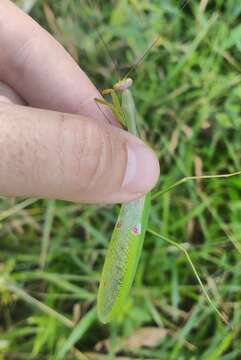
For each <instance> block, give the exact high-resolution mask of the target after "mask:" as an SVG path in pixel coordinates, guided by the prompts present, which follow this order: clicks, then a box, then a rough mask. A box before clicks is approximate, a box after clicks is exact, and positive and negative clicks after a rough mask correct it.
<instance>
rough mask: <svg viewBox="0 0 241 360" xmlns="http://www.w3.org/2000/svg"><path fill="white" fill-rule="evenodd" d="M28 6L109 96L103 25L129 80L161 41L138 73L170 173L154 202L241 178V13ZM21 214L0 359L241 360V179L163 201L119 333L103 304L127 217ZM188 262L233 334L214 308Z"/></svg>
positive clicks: (0, 330)
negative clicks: (100, 298)
mask: <svg viewBox="0 0 241 360" xmlns="http://www.w3.org/2000/svg"><path fill="white" fill-rule="evenodd" d="M18 3H19V4H20V5H22V6H24V5H25V6H26V4H27V1H25V0H22V1H18ZM29 4H30V5H31V2H28V8H26V9H27V10H28V11H30V14H31V15H32V16H33V17H34V18H35V19H37V20H38V21H39V22H40V23H41V24H42V25H43V26H44V27H45V28H47V29H48V30H49V31H50V32H51V33H52V34H53V35H54V36H55V37H56V38H57V39H58V40H59V41H60V42H61V43H62V44H63V45H64V46H65V47H66V48H67V49H68V51H69V52H70V53H71V54H72V55H73V56H74V57H75V59H76V60H77V61H79V63H81V66H82V68H83V69H84V70H85V71H86V72H87V74H88V75H89V76H90V78H91V79H92V80H93V82H94V83H95V84H96V85H97V86H98V87H99V88H106V87H109V86H111V85H112V84H113V82H114V81H115V80H116V76H115V72H114V68H113V63H112V62H111V60H110V58H109V57H108V55H107V54H106V52H105V49H104V47H103V44H102V42H101V41H100V39H99V37H98V34H97V33H96V32H95V31H94V30H93V28H94V27H95V26H98V31H99V32H100V33H101V34H102V36H103V38H104V39H105V41H106V42H107V44H108V46H109V49H110V51H111V54H112V57H113V58H114V59H117V60H118V69H119V71H120V73H121V75H124V74H125V73H126V72H127V71H128V69H129V67H130V64H131V63H133V62H134V61H135V59H137V58H139V57H140V56H141V55H142V54H143V52H144V51H145V49H146V48H148V46H149V45H150V43H151V42H152V41H153V39H155V38H156V36H157V35H159V34H160V35H161V36H160V41H159V46H158V47H155V48H154V49H152V50H151V52H150V53H149V55H148V57H146V58H145V59H144V61H143V62H142V63H141V64H140V65H139V66H138V68H136V69H135V70H134V72H133V73H132V77H133V78H134V87H133V91H134V95H135V98H136V102H137V108H138V111H139V114H140V123H141V124H140V126H141V128H142V137H143V138H145V139H146V141H148V142H149V143H150V144H151V146H152V147H153V148H154V149H155V151H156V153H157V155H158V157H159V160H160V165H161V176H160V180H159V183H158V186H157V187H156V189H155V191H154V193H158V192H160V191H162V190H163V189H166V188H168V187H169V186H171V185H172V184H174V183H175V182H176V181H179V180H180V179H181V178H183V177H188V176H193V175H206V174H223V173H230V172H234V171H239V170H240V169H241V147H240V144H241V136H240V134H241V113H240V99H241V74H240V70H241V65H240V61H239V60H240V53H241V40H240V39H241V27H240V17H241V5H240V4H239V2H238V1H235V0H228V1H225V0H216V1H215V0H214V1H205V0H202V1H194V0H191V1H190V4H188V5H186V6H185V7H184V8H183V9H181V4H180V1H160V0H159V1H157V0H153V1H151V2H149V1H145V0H140V1H132V2H131V1H126V0H119V1H117V2H114V1H113V2H110V1H101V2H99V5H98V6H97V7H93V6H92V7H90V6H89V5H88V2H86V1H81V2H79V1H77V0H69V1H57V0H52V1H50V0H48V1H41V0H40V1H32V8H31V6H29ZM18 204H19V200H16V199H1V201H0V210H1V214H0V218H1V228H0V235H1V251H0V291H1V300H0V359H61V358H63V359H67V358H68V359H85V360H86V359H97V360H98V359H133V358H134V359H168V360H169V359H193V360H195V359H198V360H199V359H201V360H202V359H205V360H207V359H208V360H215V359H221V360H232V359H238V358H240V357H241V341H240V321H241V307H240V305H241V290H240V282H241V271H240V265H241V261H240V252H241V211H240V210H241V177H240V176H237V177H230V178H224V179H222V178H220V179H209V180H208V179H207V180H205V181H201V180H200V181H185V182H183V184H182V185H180V186H178V187H177V188H175V189H173V190H171V191H170V192H165V193H163V194H162V195H161V196H159V197H156V198H155V200H154V201H153V207H152V211H151V220H150V225H149V226H150V229H151V231H150V232H149V233H148V234H147V236H146V240H145V245H144V251H143V255H142V258H141V263H140V266H139V270H138V274H137V277H136V281H135V286H134V288H133V290H132V294H131V296H130V298H129V299H128V302H127V303H126V306H125V309H124V314H123V315H121V316H120V318H119V320H118V322H117V323H115V324H112V325H108V326H103V325H101V324H100V323H99V322H98V320H97V317H96V311H95V298H96V292H97V288H98V281H99V276H100V271H101V268H102V265H103V261H104V255H105V251H106V247H107V244H108V240H109V239H110V235H111V231H112V229H113V225H114V222H115V219H116V215H117V212H118V208H117V207H97V206H82V205H76V204H71V203H65V202H63V201H55V202H53V201H46V200H38V201H37V202H35V203H31V201H29V200H26V201H25V202H24V203H23V205H22V206H21V205H18ZM9 209H10V210H9ZM155 233H158V234H159V235H161V236H159V237H157V236H155ZM166 237H168V238H170V239H172V240H174V241H175V242H177V243H178V245H179V248H178V247H177V246H175V244H173V243H168V242H166V241H165V240H164V239H165V238H166ZM180 249H181V250H182V251H180ZM183 250H185V251H183ZM186 254H188V255H189V256H190V257H191V259H192V261H193V263H194V264H195V266H196V268H197V271H198V274H199V276H200V278H201V280H202V282H203V283H204V285H205V289H206V291H207V292H208V295H209V296H210V298H211V299H212V300H213V301H214V303H215V305H216V306H217V307H218V309H219V310H220V311H222V312H224V313H225V314H227V317H228V320H229V323H230V325H231V327H230V326H227V325H226V324H224V323H223V322H222V320H221V319H220V317H219V316H218V315H217V313H216V312H215V311H214V310H213V309H212V307H210V304H209V303H207V302H206V300H205V297H204V294H203V292H202V291H201V289H200V286H199V283H198V282H197V280H196V277H195V275H194V273H193V271H192V269H191V268H190V264H189V263H188V261H187V257H186Z"/></svg>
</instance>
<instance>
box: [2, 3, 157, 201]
mask: <svg viewBox="0 0 241 360" xmlns="http://www.w3.org/2000/svg"><path fill="white" fill-rule="evenodd" d="M0 49H1V50H0V51H1V52H0V194H1V195H3V196H24V197H44V198H57V199H64V200H70V201H75V202H82V203H99V202H101V203H114V202H128V201H130V200H133V199H135V198H137V197H139V196H140V195H142V194H144V193H145V192H147V191H149V190H150V189H151V188H152V187H153V186H154V185H155V183H156V181H157V178H158V175H159V164H158V161H157V159H156V156H155V154H154V153H153V152H152V150H151V149H149V148H148V147H147V146H146V145H145V144H144V143H143V142H142V141H141V140H139V139H137V138H136V137H134V136H133V135H131V134H129V133H128V132H126V131H124V130H122V129H120V128H119V127H117V126H115V125H116V121H115V119H114V118H113V116H112V115H111V114H108V119H111V122H112V125H110V124H109V123H108V121H107V119H106V117H105V116H104V115H103V113H102V112H101V111H99V109H98V107H97V106H96V103H95V102H94V98H98V97H100V94H99V93H98V91H97V89H96V88H95V87H94V85H93V84H92V83H91V82H90V80H89V79H88V77H87V76H86V75H85V73H84V72H83V71H82V70H81V69H80V68H79V66H78V65H77V64H76V63H75V62H74V60H73V59H72V58H71V56H70V55H69V54H68V53H67V52H66V51H65V50H64V49H63V48H62V47H61V46H60V44H58V43H57V42H56V41H55V40H54V39H53V38H52V37H51V36H50V35H49V34H48V33H47V32H46V31H45V30H44V29H42V28H41V27H40V26H39V25H38V24H37V23H36V22H35V21H34V20H33V19H31V18H30V17H29V16H28V15H26V14H25V13H23V12H22V11H21V10H20V9H18V8H17V7H16V6H15V5H14V4H13V3H11V1H9V0H1V3H0Z"/></svg>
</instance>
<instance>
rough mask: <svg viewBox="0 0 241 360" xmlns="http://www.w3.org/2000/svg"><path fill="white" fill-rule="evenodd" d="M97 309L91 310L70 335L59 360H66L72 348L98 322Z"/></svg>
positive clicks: (58, 356)
mask: <svg viewBox="0 0 241 360" xmlns="http://www.w3.org/2000/svg"><path fill="white" fill-rule="evenodd" d="M96 318H97V314H96V308H95V307H93V308H92V309H91V310H89V311H88V312H87V313H86V314H85V315H84V316H83V317H82V319H81V320H80V321H79V323H78V324H77V325H76V326H75V328H74V330H73V331H72V332H71V334H70V335H69V337H68V339H67V340H66V341H65V343H64V345H63V347H62V349H61V350H60V351H59V353H58V354H57V359H66V355H67V353H68V352H69V351H70V350H71V349H72V347H73V346H74V345H75V344H76V343H77V341H79V340H80V339H81V338H82V336H83V335H84V334H85V332H86V331H87V330H88V329H89V327H90V326H91V325H92V324H93V322H94V321H95V320H96Z"/></svg>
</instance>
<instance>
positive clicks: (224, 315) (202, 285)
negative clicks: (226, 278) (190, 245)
mask: <svg viewBox="0 0 241 360" xmlns="http://www.w3.org/2000/svg"><path fill="white" fill-rule="evenodd" d="M147 231H148V232H149V233H150V234H152V235H154V236H156V237H158V238H159V239H162V240H164V241H166V242H168V243H169V244H171V245H174V246H175V247H177V248H178V249H179V250H181V251H182V252H183V253H184V255H185V256H186V259H187V261H188V263H189V265H190V266H191V268H192V271H193V273H194V275H195V277H196V279H197V281H198V283H199V285H200V287H201V289H202V292H203V294H204V296H205V298H206V300H207V302H208V303H209V304H210V305H211V307H212V308H213V310H214V311H215V312H216V313H217V314H218V315H219V317H220V318H221V319H222V320H223V321H224V323H225V324H226V325H229V326H231V324H230V323H229V321H228V318H227V315H226V314H225V313H224V312H221V311H220V310H218V308H217V306H216V305H215V304H214V302H213V301H212V299H211V298H210V296H209V294H208V292H207V290H206V288H205V285H204V284H203V282H202V280H201V278H200V276H199V274H198V272H197V270H196V267H195V266H194V264H193V262H192V259H191V257H190V255H189V254H188V252H187V250H186V249H185V247H183V246H182V245H181V244H178V243H177V242H175V241H173V240H171V239H169V238H167V237H166V236H162V235H160V234H158V233H157V232H156V231H154V230H152V229H147Z"/></svg>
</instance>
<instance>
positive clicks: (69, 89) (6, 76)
mask: <svg viewBox="0 0 241 360" xmlns="http://www.w3.org/2000/svg"><path fill="white" fill-rule="evenodd" d="M6 19H7V21H6ZM0 49H1V54H0V80H2V81H4V82H5V83H7V84H8V85H9V86H11V87H12V88H13V89H14V90H15V91H16V92H17V93H18V94H19V95H20V96H21V97H22V98H23V99H24V100H25V101H26V102H27V103H28V104H29V105H31V106H34V107H40V108H45V109H51V110H58V111H63V112H69V113H79V114H81V115H85V116H89V117H92V118H94V119H97V120H101V121H105V122H106V121H107V119H108V120H110V122H112V123H116V121H115V120H114V118H113V116H112V114H111V113H110V111H109V110H108V109H103V111H104V112H105V113H106V114H104V113H103V112H101V111H100V109H99V108H98V107H97V105H96V103H95V101H94V99H95V98H96V97H97V98H98V97H100V94H99V92H98V90H97V89H96V87H95V86H94V85H93V84H92V82H91V81H90V80H89V78H88V77H87V76H86V74H85V73H84V72H83V71H82V70H81V69H80V67H79V66H78V65H77V64H76V62H75V61H74V60H73V58H72V57H71V56H70V55H69V54H68V53H67V51H65V49H64V48H63V47H62V46H61V45H60V44H59V43H58V42H57V41H56V40H55V39H54V38H53V37H52V36H51V35H50V34H49V33H48V32H47V31H46V30H44V29H43V28H42V27H41V26H40V25H39V24H38V23H37V22H36V21H34V20H33V19H32V18H30V17H29V16H28V15H27V14H25V13H24V12H23V11H21V10H20V9H19V8H17V7H16V6H15V5H14V4H13V3H12V2H11V1H9V0H1V2H0Z"/></svg>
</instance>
